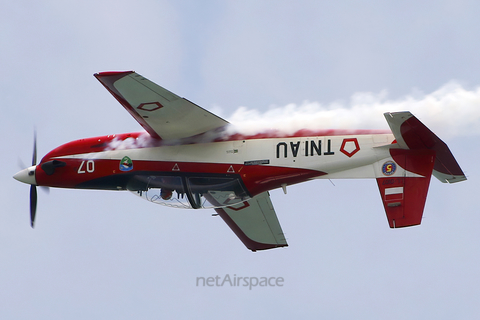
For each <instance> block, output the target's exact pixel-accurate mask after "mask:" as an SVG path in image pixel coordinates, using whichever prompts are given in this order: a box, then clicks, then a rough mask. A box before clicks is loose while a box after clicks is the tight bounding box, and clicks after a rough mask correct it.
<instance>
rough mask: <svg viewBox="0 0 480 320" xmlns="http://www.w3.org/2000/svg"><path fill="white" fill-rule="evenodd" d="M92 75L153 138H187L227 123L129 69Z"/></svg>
mask: <svg viewBox="0 0 480 320" xmlns="http://www.w3.org/2000/svg"><path fill="white" fill-rule="evenodd" d="M94 76H95V77H96V78H97V79H98V80H99V81H100V82H101V83H102V84H103V85H104V86H105V88H107V90H108V91H110V93H111V94H112V95H113V96H114V97H115V98H116V99H117V100H118V101H119V102H120V103H121V104H122V105H123V106H124V107H125V109H127V111H128V112H129V113H130V114H131V115H132V116H133V117H134V118H135V120H137V121H138V123H140V125H141V126H142V127H143V128H144V129H145V130H146V131H147V132H148V133H149V134H150V135H151V136H152V137H153V138H156V139H163V140H170V139H181V138H187V137H191V136H195V135H198V134H202V133H204V132H207V131H209V130H213V129H217V128H220V127H223V126H225V125H227V124H228V122H227V121H226V120H223V119H222V118H220V117H217V116H216V115H214V114H213V113H210V112H209V111H207V110H205V109H203V108H201V107H199V106H197V105H196V104H194V103H192V102H190V101H188V100H186V99H184V98H181V97H179V96H177V95H176V94H174V93H173V92H170V91H168V90H166V89H165V88H162V87H160V86H159V85H157V84H155V83H153V82H151V81H150V80H148V79H146V78H144V77H142V76H141V75H139V74H138V73H135V72H133V71H125V72H101V73H96V74H95V75H94Z"/></svg>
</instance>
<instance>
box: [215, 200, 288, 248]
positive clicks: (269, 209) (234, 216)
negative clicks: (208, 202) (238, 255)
mask: <svg viewBox="0 0 480 320" xmlns="http://www.w3.org/2000/svg"><path fill="white" fill-rule="evenodd" d="M215 211H217V213H218V214H219V215H220V217H222V219H223V220H224V221H225V222H226V223H227V224H228V226H229V227H230V228H231V229H232V230H233V232H235V234H236V235H237V236H238V238H239V239H240V240H241V241H242V242H243V244H245V246H246V247H247V248H248V249H250V250H252V251H257V250H266V249H272V248H277V247H286V246H288V244H287V241H286V240H285V236H284V234H283V231H282V227H281V226H280V223H279V222H278V219H277V215H276V214H275V210H274V209H273V205H272V202H271V201H270V195H269V194H268V192H264V193H261V194H259V195H258V196H256V197H254V198H252V199H250V200H249V201H245V202H242V203H240V204H236V205H234V206H231V207H225V208H217V209H215Z"/></svg>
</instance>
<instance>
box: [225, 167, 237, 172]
mask: <svg viewBox="0 0 480 320" xmlns="http://www.w3.org/2000/svg"><path fill="white" fill-rule="evenodd" d="M227 172H230V173H235V169H233V166H230V168H228V170H227Z"/></svg>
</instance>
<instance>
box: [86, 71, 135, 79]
mask: <svg viewBox="0 0 480 320" xmlns="http://www.w3.org/2000/svg"><path fill="white" fill-rule="evenodd" d="M134 72H135V71H102V72H97V73H94V74H93V75H94V77H95V78H97V79H98V78H103V77H111V76H126V75H128V74H131V73H134Z"/></svg>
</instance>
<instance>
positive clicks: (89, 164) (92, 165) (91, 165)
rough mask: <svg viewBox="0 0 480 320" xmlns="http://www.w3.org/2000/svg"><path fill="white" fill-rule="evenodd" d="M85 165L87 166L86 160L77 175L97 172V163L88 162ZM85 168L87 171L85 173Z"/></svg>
mask: <svg viewBox="0 0 480 320" xmlns="http://www.w3.org/2000/svg"><path fill="white" fill-rule="evenodd" d="M84 165H85V160H84V161H82V163H81V164H80V167H78V171H77V173H79V174H80V173H85V172H88V173H92V172H93V171H95V163H94V162H93V160H88V161H87V164H86V165H85V166H84ZM84 167H85V169H86V170H87V171H85V169H84Z"/></svg>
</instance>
